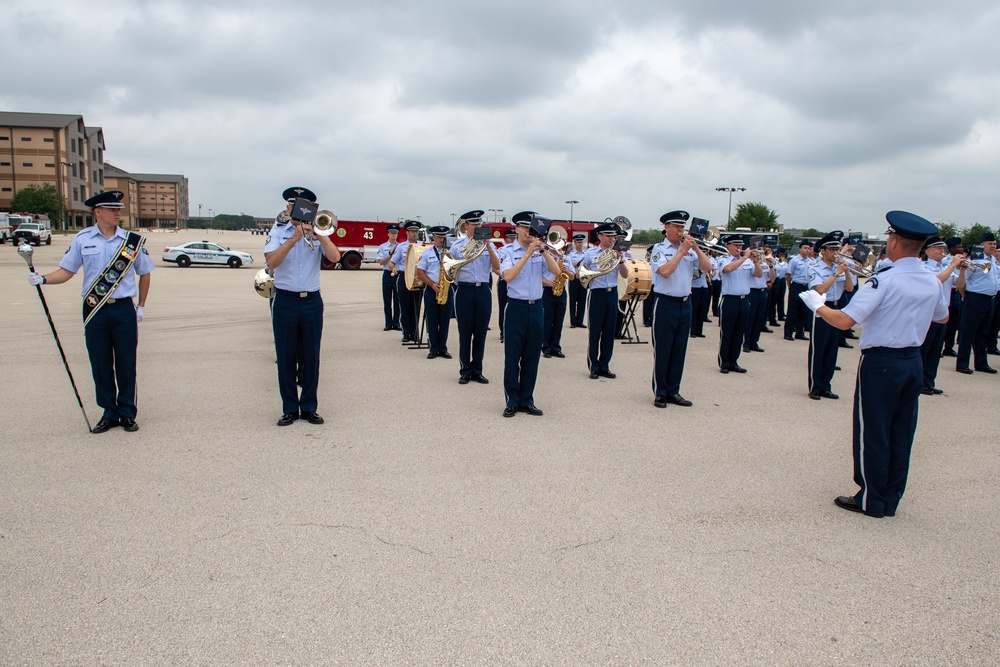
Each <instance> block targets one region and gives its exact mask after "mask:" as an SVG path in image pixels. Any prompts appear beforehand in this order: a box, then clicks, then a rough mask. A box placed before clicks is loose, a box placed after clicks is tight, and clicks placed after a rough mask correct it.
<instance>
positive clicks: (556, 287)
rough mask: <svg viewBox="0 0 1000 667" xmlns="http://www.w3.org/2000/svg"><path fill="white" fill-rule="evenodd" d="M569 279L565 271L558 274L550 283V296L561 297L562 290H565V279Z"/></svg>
mask: <svg viewBox="0 0 1000 667" xmlns="http://www.w3.org/2000/svg"><path fill="white" fill-rule="evenodd" d="M567 278H569V274H568V273H566V272H565V271H562V272H560V273H559V275H558V276H556V277H555V279H554V280H553V281H552V296H562V294H563V290H565V289H566V279H567Z"/></svg>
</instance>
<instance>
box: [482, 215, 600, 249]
mask: <svg viewBox="0 0 1000 667" xmlns="http://www.w3.org/2000/svg"><path fill="white" fill-rule="evenodd" d="M598 224H599V223H596V222H588V221H586V220H582V221H581V220H576V221H573V222H570V221H569V220H553V221H552V227H551V228H550V229H549V231H550V233H551V231H552V228H555V227H562V228H563V229H564V230H566V247H567V248H568V247H570V246H571V245H572V243H573V234H575V233H577V232H584V233H586V234H587V242H588V243H590V244H594V243H596V242H597V239H596V238H594V234H593V230H594V228H595V227H597V225H598ZM486 226H487V227H489V228H490V229H491V230H493V240H494V241H503V236H504V233H505V232H506V231H507V230H508V229H514V225H512V224H511V223H509V222H487V223H486ZM586 246H587V244H586V243H585V244H584V247H585V248H586Z"/></svg>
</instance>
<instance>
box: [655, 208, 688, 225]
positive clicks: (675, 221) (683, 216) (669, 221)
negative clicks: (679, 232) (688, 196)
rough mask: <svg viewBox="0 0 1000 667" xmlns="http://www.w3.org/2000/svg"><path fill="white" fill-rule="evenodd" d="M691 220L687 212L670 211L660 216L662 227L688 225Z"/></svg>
mask: <svg viewBox="0 0 1000 667" xmlns="http://www.w3.org/2000/svg"><path fill="white" fill-rule="evenodd" d="M690 219H691V214H690V213H688V212H687V211H670V213H664V214H663V215H661V216H660V224H661V225H686V224H687V221H688V220H690Z"/></svg>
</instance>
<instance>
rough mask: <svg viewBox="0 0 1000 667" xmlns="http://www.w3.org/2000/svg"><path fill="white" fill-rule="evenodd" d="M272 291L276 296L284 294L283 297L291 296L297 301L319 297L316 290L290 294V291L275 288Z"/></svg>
mask: <svg viewBox="0 0 1000 667" xmlns="http://www.w3.org/2000/svg"><path fill="white" fill-rule="evenodd" d="M274 291H275V292H277V293H278V294H284V295H285V296H293V297H295V298H297V299H308V298H311V297H317V296H319V290H316V291H315V292H292V291H290V290H286V289H280V288H277V287H275V288H274Z"/></svg>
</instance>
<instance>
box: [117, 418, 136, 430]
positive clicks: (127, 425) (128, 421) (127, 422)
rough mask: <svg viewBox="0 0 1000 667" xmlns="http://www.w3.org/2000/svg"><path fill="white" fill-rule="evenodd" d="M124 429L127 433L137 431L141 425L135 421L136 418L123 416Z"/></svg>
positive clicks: (121, 421)
mask: <svg viewBox="0 0 1000 667" xmlns="http://www.w3.org/2000/svg"><path fill="white" fill-rule="evenodd" d="M119 421H120V423H121V425H122V429H123V430H124V431H125V432H126V433H135V432H136V431H138V430H139V425H138V424H136V423H135V420H134V419H132V418H131V417H122V418H121V419H120V420H119Z"/></svg>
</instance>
